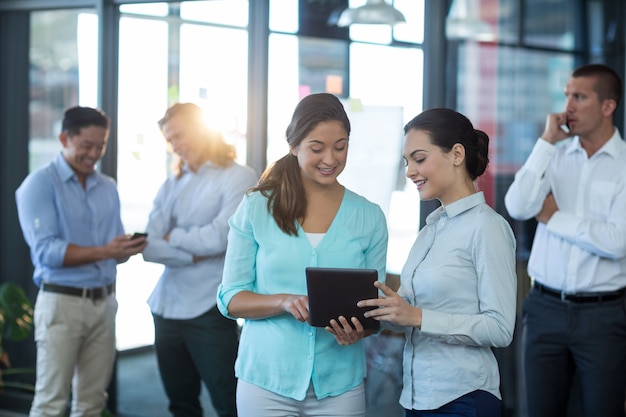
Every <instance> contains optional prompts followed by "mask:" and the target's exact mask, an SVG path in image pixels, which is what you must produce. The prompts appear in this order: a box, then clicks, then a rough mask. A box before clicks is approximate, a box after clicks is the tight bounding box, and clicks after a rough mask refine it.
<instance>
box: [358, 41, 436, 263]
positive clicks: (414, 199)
mask: <svg viewBox="0 0 626 417" xmlns="http://www.w3.org/2000/svg"><path fill="white" fill-rule="evenodd" d="M423 61H424V55H423V52H422V50H421V49H419V48H398V47H389V46H381V45H365V44H359V43H353V44H352V45H351V47H350V68H351V71H350V94H351V97H353V99H355V100H356V99H358V100H360V102H361V103H362V105H363V107H364V108H371V109H374V110H376V109H378V114H379V115H380V117H381V118H384V119H386V120H385V121H383V120H381V123H382V124H385V125H386V126H387V127H388V128H389V132H388V133H386V136H385V137H381V138H375V139H376V142H378V146H382V145H384V147H385V148H384V149H389V148H391V150H392V151H391V152H389V153H388V154H387V153H384V155H387V156H385V158H384V159H381V158H379V154H382V150H383V147H376V146H374V147H373V148H372V150H371V152H370V155H369V156H370V161H376V162H375V163H377V164H382V165H384V168H381V171H380V172H388V173H389V174H390V176H389V177H388V178H385V179H383V178H382V177H380V179H379V181H383V182H382V183H380V184H378V185H377V186H378V187H379V188H384V189H386V190H388V192H389V195H388V197H387V200H386V201H382V202H381V203H380V204H381V207H382V208H383V211H385V213H386V214H387V226H388V228H389V249H388V252H387V270H388V271H389V272H390V273H395V274H399V273H400V271H401V269H402V266H403V265H404V262H405V261H406V257H407V256H408V253H409V250H410V249H411V246H412V244H413V241H414V240H415V237H416V236H417V231H418V229H419V218H420V215H419V210H420V202H419V194H418V192H417V190H416V189H415V186H414V185H413V183H411V182H410V181H409V180H408V179H407V178H406V177H405V170H404V163H403V162H402V160H401V155H402V136H403V127H404V124H406V123H407V122H408V121H409V120H410V119H412V118H413V117H414V116H416V115H417V114H418V113H420V112H421V111H422V94H423V72H424V63H423ZM383 109H386V110H384V111H383ZM391 109H399V110H398V111H399V113H400V117H398V118H397V120H396V118H395V117H393V116H392V114H393V113H388V112H390V111H392V110H391ZM355 139H356V138H355ZM391 144H393V145H391ZM372 155H376V158H373V157H372ZM371 163H372V162H370V164H371ZM372 171H374V172H377V171H376V170H372ZM370 187H371V184H370Z"/></svg>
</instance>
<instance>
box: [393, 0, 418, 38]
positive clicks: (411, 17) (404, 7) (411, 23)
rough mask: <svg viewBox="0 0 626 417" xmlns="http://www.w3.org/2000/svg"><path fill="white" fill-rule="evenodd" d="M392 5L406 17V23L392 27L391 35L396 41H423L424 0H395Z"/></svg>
mask: <svg viewBox="0 0 626 417" xmlns="http://www.w3.org/2000/svg"><path fill="white" fill-rule="evenodd" d="M393 5H394V7H395V8H396V9H398V10H399V11H400V12H402V14H403V15H404V17H405V18H406V23H401V24H397V25H395V26H394V27H393V37H394V39H396V40H398V41H403V42H412V43H422V42H424V0H395V1H394V2H393Z"/></svg>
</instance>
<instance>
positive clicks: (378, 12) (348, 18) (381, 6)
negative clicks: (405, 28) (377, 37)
mask: <svg viewBox="0 0 626 417" xmlns="http://www.w3.org/2000/svg"><path fill="white" fill-rule="evenodd" d="M403 22H406V19H405V18H404V15H403V14H402V13H400V12H399V11H398V10H397V9H395V8H394V7H393V6H391V5H389V4H387V3H386V2H385V1H384V0H367V2H366V3H365V5H363V6H361V7H355V8H347V9H345V10H344V11H343V12H341V14H340V15H339V17H338V18H336V17H333V16H331V18H330V19H329V21H328V23H329V24H335V25H337V26H340V27H346V26H350V25H352V24H364V25H395V24H396V23H403Z"/></svg>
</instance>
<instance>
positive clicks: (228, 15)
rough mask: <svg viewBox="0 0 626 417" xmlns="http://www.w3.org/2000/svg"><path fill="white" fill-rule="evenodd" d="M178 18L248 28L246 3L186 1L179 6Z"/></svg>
mask: <svg viewBox="0 0 626 417" xmlns="http://www.w3.org/2000/svg"><path fill="white" fill-rule="evenodd" d="M180 17H182V18H183V19H188V20H195V21H199V22H206V23H219V24H222V25H233V26H239V27H246V26H248V1H247V0H210V1H186V2H183V3H181V5H180Z"/></svg>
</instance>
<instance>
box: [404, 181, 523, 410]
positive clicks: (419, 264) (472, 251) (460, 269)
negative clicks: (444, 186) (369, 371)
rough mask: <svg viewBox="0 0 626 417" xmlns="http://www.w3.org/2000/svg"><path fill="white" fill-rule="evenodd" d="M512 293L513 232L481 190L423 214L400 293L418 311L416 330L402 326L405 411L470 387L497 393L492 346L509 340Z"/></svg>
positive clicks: (428, 406) (513, 305)
mask: <svg viewBox="0 0 626 417" xmlns="http://www.w3.org/2000/svg"><path fill="white" fill-rule="evenodd" d="M516 292H517V278H516V274H515V238H514V236H513V232H512V230H511V227H510V226H509V224H508V223H507V221H506V220H505V219H504V218H503V217H502V216H500V215H499V214H498V213H496V212H495V211H494V210H493V209H491V208H490V207H489V206H488V205H487V204H486V203H485V197H484V194H483V193H482V192H478V193H475V194H472V195H470V196H468V197H465V198H463V199H461V200H458V201H456V202H454V203H452V204H450V205H448V206H446V207H445V208H444V207H439V208H438V209H437V210H435V211H434V212H433V213H431V214H430V215H429V216H428V217H427V219H426V225H425V226H424V228H423V229H422V230H421V231H420V232H419V234H418V236H417V239H416V241H415V243H414V245H413V248H412V249H411V252H410V254H409V257H408V259H407V261H406V264H405V266H404V268H403V270H402V274H401V276H400V289H399V291H398V293H399V294H400V295H401V296H402V297H403V298H405V299H406V300H407V301H408V302H409V303H410V304H412V305H414V306H417V307H420V308H422V327H421V329H418V328H413V327H409V328H406V329H405V331H406V337H407V344H406V346H405V351H404V360H403V362H404V364H403V367H404V376H403V385H404V386H403V390H402V394H401V397H400V403H401V404H402V406H403V407H404V408H406V409H414V410H431V409H436V408H439V407H440V406H442V405H444V404H446V403H448V402H450V401H452V400H454V399H456V398H458V397H460V396H462V395H464V394H467V393H469V392H472V391H475V390H484V391H487V392H490V393H492V394H493V395H495V396H496V397H498V398H501V396H500V376H499V371H498V364H497V362H496V358H495V357H494V355H493V352H492V351H491V347H504V346H507V345H508V344H509V343H510V342H511V340H512V338H513V329H514V326H515V314H516Z"/></svg>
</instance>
